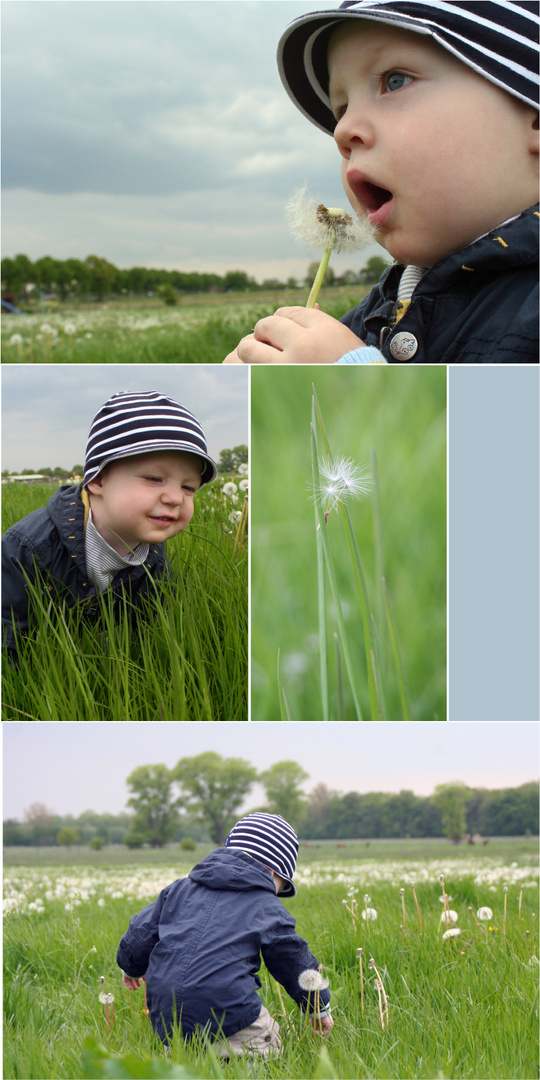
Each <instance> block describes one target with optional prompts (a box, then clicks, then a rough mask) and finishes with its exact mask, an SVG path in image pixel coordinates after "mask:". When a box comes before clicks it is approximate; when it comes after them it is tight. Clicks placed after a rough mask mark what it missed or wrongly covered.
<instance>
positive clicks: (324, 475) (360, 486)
mask: <svg viewBox="0 0 540 1080" xmlns="http://www.w3.org/2000/svg"><path fill="white" fill-rule="evenodd" d="M318 465H319V484H318V485H317V486H316V487H313V484H309V483H308V488H310V489H311V492H312V496H311V497H312V499H313V501H314V502H316V503H317V504H318V506H320V507H321V509H322V510H323V511H324V512H325V513H326V512H329V511H330V510H333V509H334V507H337V506H338V504H339V503H346V502H347V500H348V499H362V498H364V497H365V496H366V495H368V494H369V492H370V490H371V486H372V479H371V474H370V471H369V466H367V465H356V464H355V462H354V461H353V460H352V458H345V457H340V458H333V459H331V458H321V460H320V461H319V462H318Z"/></svg>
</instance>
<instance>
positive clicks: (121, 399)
mask: <svg viewBox="0 0 540 1080" xmlns="http://www.w3.org/2000/svg"><path fill="white" fill-rule="evenodd" d="M216 475H217V467H216V464H215V462H214V461H213V460H212V458H211V457H209V455H208V452H207V446H206V439H205V435H204V432H203V430H202V427H201V425H200V424H199V421H198V420H197V419H196V418H195V417H194V416H193V415H192V413H190V412H188V410H187V409H186V408H184V406H183V405H180V404H178V402H176V401H173V400H172V398H169V397H166V396H164V395H163V394H160V393H158V392H157V391H155V390H147V391H142V392H129V391H125V392H121V393H119V394H114V395H113V396H112V397H111V398H110V399H109V400H108V401H106V402H105V404H104V405H103V406H102V407H101V409H100V410H99V412H98V413H97V415H96V416H95V418H94V420H93V422H92V425H91V428H90V433H89V436H88V442H87V446H86V455H85V465H84V476H83V480H82V483H81V484H78V485H76V486H67V487H66V486H63V487H61V488H59V489H58V490H57V491H56V492H55V493H54V495H53V496H52V498H51V499H49V502H48V503H47V505H46V506H45V507H43V508H41V509H39V510H35V511H34V512H33V513H31V514H28V515H27V517H25V518H23V519H22V520H21V521H19V522H17V524H16V525H13V526H12V527H11V528H10V529H8V531H7V532H6V533H5V534H4V536H3V538H2V623H3V639H4V642H3V643H4V645H5V646H6V647H7V649H8V653H9V656H10V658H11V661H12V663H16V662H17V650H18V648H19V647H20V644H21V636H22V635H24V634H25V633H26V632H27V631H28V630H29V628H30V626H31V611H30V597H29V588H30V587H31V586H32V585H33V584H36V585H37V586H38V587H41V589H42V590H43V592H44V595H45V596H48V595H49V594H50V595H51V597H52V598H53V601H57V600H58V599H61V600H64V601H65V602H66V603H67V605H68V606H73V605H74V604H77V603H80V604H84V605H85V610H86V612H87V614H88V617H89V618H92V617H96V616H97V614H98V613H99V610H100V606H99V602H98V601H99V596H100V594H103V593H109V592H111V593H112V594H113V597H114V599H115V601H116V600H118V601H119V602H120V601H121V599H122V598H123V597H126V596H127V598H128V599H129V601H130V604H131V605H132V606H134V607H137V606H138V604H139V603H141V602H142V598H143V597H144V596H147V595H150V594H151V592H152V591H155V589H156V583H157V582H159V581H160V580H162V579H164V578H166V577H168V576H170V574H171V570H170V566H169V564H168V561H167V558H166V555H165V543H164V541H165V540H167V539H169V538H170V537H173V536H176V535H177V534H178V533H180V532H181V531H182V530H183V529H185V527H186V526H187V525H188V524H189V522H190V521H191V518H192V516H193V509H194V507H193V500H194V497H195V494H196V492H197V491H198V490H199V489H200V488H201V487H202V486H203V485H204V484H208V483H211V481H212V480H214V479H215V477H216ZM119 606H120V607H122V605H121V604H120V603H119Z"/></svg>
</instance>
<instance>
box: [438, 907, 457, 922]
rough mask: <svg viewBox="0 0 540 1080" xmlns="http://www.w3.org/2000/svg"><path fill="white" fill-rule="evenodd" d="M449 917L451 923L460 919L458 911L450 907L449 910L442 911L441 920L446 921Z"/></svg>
mask: <svg viewBox="0 0 540 1080" xmlns="http://www.w3.org/2000/svg"><path fill="white" fill-rule="evenodd" d="M447 918H448V921H449V922H451V923H455V922H457V921H458V913H457V911H451V910H450V909H449V910H448V911H441V919H440V921H441V922H443V923H445V922H446V920H447Z"/></svg>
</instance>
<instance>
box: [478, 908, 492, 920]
mask: <svg viewBox="0 0 540 1080" xmlns="http://www.w3.org/2000/svg"><path fill="white" fill-rule="evenodd" d="M476 914H477V916H478V918H479V919H480V920H481V921H482V922H489V920H490V919H492V918H493V912H492V910H491V908H490V907H481V908H478V911H477V912H476Z"/></svg>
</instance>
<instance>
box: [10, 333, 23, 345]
mask: <svg viewBox="0 0 540 1080" xmlns="http://www.w3.org/2000/svg"><path fill="white" fill-rule="evenodd" d="M22 343H23V339H22V336H21V334H12V335H11V337H10V339H9V341H8V345H22Z"/></svg>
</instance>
